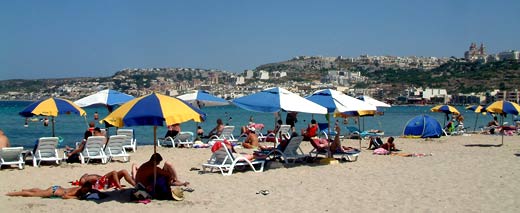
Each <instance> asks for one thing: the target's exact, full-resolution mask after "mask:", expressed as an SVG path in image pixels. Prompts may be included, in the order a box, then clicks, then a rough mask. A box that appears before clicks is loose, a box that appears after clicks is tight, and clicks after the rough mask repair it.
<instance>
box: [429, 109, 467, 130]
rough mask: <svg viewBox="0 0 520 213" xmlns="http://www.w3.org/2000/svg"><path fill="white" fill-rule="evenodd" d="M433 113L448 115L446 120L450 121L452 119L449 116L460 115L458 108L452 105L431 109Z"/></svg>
mask: <svg viewBox="0 0 520 213" xmlns="http://www.w3.org/2000/svg"><path fill="white" fill-rule="evenodd" d="M430 111H432V112H443V113H444V114H446V120H449V119H450V117H449V116H448V114H454V115H460V112H459V110H457V108H455V107H453V106H450V105H438V106H435V107H433V108H431V109H430ZM444 125H446V121H444V123H443V126H444Z"/></svg>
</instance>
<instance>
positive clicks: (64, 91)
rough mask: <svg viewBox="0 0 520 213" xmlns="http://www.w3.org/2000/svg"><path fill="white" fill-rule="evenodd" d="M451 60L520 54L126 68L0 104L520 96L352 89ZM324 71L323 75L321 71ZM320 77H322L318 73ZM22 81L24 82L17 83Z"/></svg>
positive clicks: (51, 83) (463, 100) (54, 83)
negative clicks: (205, 94) (271, 95)
mask: <svg viewBox="0 0 520 213" xmlns="http://www.w3.org/2000/svg"><path fill="white" fill-rule="evenodd" d="M450 60H457V61H468V62H475V61H478V62H480V63H486V62H492V61H500V60H519V52H518V51H514V50H511V51H504V52H500V53H497V54H489V55H488V54H487V53H486V50H485V46H484V44H481V45H480V47H477V45H476V43H471V45H470V47H469V49H468V51H466V52H465V53H464V58H460V59H456V58H453V57H452V58H436V57H417V56H411V57H398V56H369V55H361V56H358V57H342V56H339V57H323V56H298V57H294V58H292V59H290V60H288V61H284V62H278V63H270V64H265V65H261V66H259V67H257V68H256V69H254V70H245V71H243V72H242V73H233V72H229V71H222V70H213V69H195V68H126V69H123V70H121V71H118V72H116V73H115V74H114V75H113V76H111V77H99V78H78V79H53V80H50V79H48V80H47V81H48V83H47V84H46V86H44V88H41V89H40V90H38V91H24V88H17V90H12V91H7V92H4V93H0V100H38V99H42V98H45V97H50V96H54V97H64V98H67V99H71V100H76V99H79V98H81V97H84V96H87V95H89V94H92V93H94V92H96V91H99V90H103V89H115V90H120V91H122V92H125V93H128V94H130V95H133V96H136V97H138V96H142V95H145V94H149V93H151V92H158V93H162V94H166V95H169V96H178V95H181V94H184V93H188V92H191V91H193V90H207V91H209V92H211V93H213V94H215V95H217V96H220V97H222V98H225V99H233V98H237V97H241V96H244V95H247V94H251V93H254V92H257V91H260V90H262V89H265V88H269V87H274V86H278V87H283V88H286V89H288V90H290V91H292V92H295V93H297V94H299V95H301V96H306V95H309V94H311V93H312V92H314V91H316V90H318V89H323V88H333V89H336V90H338V91H342V92H344V93H346V94H348V95H351V96H359V95H368V96H372V97H374V98H376V99H380V100H383V101H385V102H388V103H391V104H430V103H450V104H459V105H462V104H484V103H486V102H491V101H494V100H496V99H505V100H510V101H515V102H518V101H519V100H520V92H519V91H518V90H514V91H504V90H499V89H496V90H493V91H488V92H485V93H478V94H475V93H472V94H448V92H447V90H446V89H445V88H424V87H414V86H412V85H411V86H409V87H408V88H406V89H404V90H402V91H397V92H395V93H396V94H398V95H397V96H392V97H390V96H388V94H389V91H390V90H392V89H393V88H392V85H390V84H377V85H376V86H370V87H366V88H357V87H355V85H356V84H358V83H367V82H369V80H370V79H368V78H367V77H366V76H363V75H362V74H361V72H360V71H359V70H377V69H385V68H399V69H422V70H431V69H433V68H436V67H439V66H441V65H442V64H444V63H447V62H448V61H450ZM320 71H322V72H320ZM319 73H322V74H319ZM20 81H23V80H20Z"/></svg>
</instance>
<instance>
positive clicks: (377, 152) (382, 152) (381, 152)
mask: <svg viewBox="0 0 520 213" xmlns="http://www.w3.org/2000/svg"><path fill="white" fill-rule="evenodd" d="M389 153H390V152H389V151H388V150H386V149H383V148H377V149H376V150H374V153H373V154H374V155H388V154H389Z"/></svg>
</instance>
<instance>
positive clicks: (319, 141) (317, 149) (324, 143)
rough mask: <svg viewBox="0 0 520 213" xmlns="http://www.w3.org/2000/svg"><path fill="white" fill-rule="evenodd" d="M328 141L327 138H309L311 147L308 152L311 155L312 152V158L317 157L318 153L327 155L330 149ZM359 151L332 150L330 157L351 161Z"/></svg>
mask: <svg viewBox="0 0 520 213" xmlns="http://www.w3.org/2000/svg"><path fill="white" fill-rule="evenodd" d="M328 143H329V142H328V140H327V139H325V138H316V139H313V140H311V145H312V147H313V149H312V150H311V151H310V152H309V155H310V156H312V155H313V154H314V158H317V157H318V155H323V156H325V157H329V155H330V151H329V144H328ZM359 153H360V152H359V151H347V152H334V153H332V157H333V158H339V159H341V160H343V159H345V160H347V161H352V162H353V161H356V160H357V158H358V156H359Z"/></svg>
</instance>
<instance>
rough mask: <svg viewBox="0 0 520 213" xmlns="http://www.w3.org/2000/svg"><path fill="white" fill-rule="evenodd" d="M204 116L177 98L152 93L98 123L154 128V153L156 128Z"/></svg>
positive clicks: (125, 104)
mask: <svg viewBox="0 0 520 213" xmlns="http://www.w3.org/2000/svg"><path fill="white" fill-rule="evenodd" d="M205 117H206V114H205V113H204V112H202V111H200V110H199V109H197V108H195V107H193V106H191V105H190V104H188V103H186V102H185V101H183V100H180V99H178V98H174V97H170V96H166V95H161V94H158V93H152V94H149V95H146V96H142V97H139V98H136V99H133V100H131V101H129V102H126V103H124V104H123V105H121V106H120V107H119V108H117V109H116V110H114V111H113V112H112V113H110V114H109V115H107V117H105V118H103V119H102V120H101V121H100V122H106V123H108V124H110V125H113V126H115V127H123V126H154V138H153V141H154V153H155V152H156V147H155V146H156V145H157V144H156V143H157V126H163V125H164V123H166V125H172V124H176V123H183V122H186V121H190V120H193V121H195V122H201V121H203V120H204V119H205Z"/></svg>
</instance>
